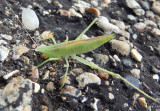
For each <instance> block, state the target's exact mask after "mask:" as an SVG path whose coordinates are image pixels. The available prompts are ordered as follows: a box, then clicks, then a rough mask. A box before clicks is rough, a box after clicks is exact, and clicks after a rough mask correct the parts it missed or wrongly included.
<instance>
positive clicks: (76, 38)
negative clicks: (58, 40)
mask: <svg viewBox="0 0 160 111" xmlns="http://www.w3.org/2000/svg"><path fill="white" fill-rule="evenodd" d="M97 20H98V18H95V19H94V20H93V21H92V22H91V23H90V24H89V26H88V27H87V28H86V29H85V30H84V31H83V32H82V33H81V34H80V35H79V36H78V37H77V38H76V40H79V39H80V38H81V37H82V36H83V35H84V34H85V33H86V32H87V30H88V29H89V28H90V27H91V26H92V25H93V24H94V23H95V22H96V21H97Z"/></svg>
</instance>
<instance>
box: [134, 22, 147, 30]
mask: <svg viewBox="0 0 160 111" xmlns="http://www.w3.org/2000/svg"><path fill="white" fill-rule="evenodd" d="M134 27H135V28H136V29H137V30H143V29H145V28H146V24H144V23H142V22H138V23H136V24H134Z"/></svg>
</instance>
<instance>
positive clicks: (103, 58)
mask: <svg viewBox="0 0 160 111" xmlns="http://www.w3.org/2000/svg"><path fill="white" fill-rule="evenodd" d="M95 58H96V63H100V65H101V66H104V65H105V64H106V63H107V62H108V61H109V58H108V56H107V55H103V54H95Z"/></svg>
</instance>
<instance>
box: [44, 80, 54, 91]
mask: <svg viewBox="0 0 160 111" xmlns="http://www.w3.org/2000/svg"><path fill="white" fill-rule="evenodd" d="M46 89H47V91H53V90H54V89H55V86H54V84H53V82H48V84H47V86H46Z"/></svg>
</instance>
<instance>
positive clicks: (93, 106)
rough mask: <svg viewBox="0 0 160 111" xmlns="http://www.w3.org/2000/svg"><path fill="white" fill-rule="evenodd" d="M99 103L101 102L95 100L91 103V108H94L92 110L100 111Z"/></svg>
mask: <svg viewBox="0 0 160 111" xmlns="http://www.w3.org/2000/svg"><path fill="white" fill-rule="evenodd" d="M98 101H99V99H97V98H94V102H93V103H91V106H92V108H93V109H94V110H95V111H98V107H97V103H98Z"/></svg>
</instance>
